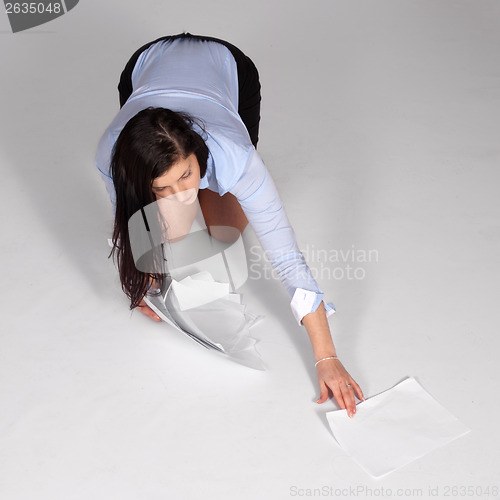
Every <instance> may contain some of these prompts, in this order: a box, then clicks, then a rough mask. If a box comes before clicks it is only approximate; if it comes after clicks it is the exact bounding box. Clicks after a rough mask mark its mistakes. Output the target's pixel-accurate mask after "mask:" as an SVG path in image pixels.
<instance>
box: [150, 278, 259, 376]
mask: <svg viewBox="0 0 500 500" xmlns="http://www.w3.org/2000/svg"><path fill="white" fill-rule="evenodd" d="M144 300H145V301H146V303H147V304H148V305H149V307H151V309H153V310H154V311H155V312H156V314H158V316H160V318H161V319H163V321H165V322H166V323H168V324H169V325H171V326H173V327H174V328H176V329H177V330H179V331H181V332H183V333H185V334H186V335H188V336H189V337H190V338H192V339H193V340H195V341H196V342H198V343H199V344H201V345H203V346H204V347H206V348H207V349H212V350H215V351H217V352H219V353H221V354H224V355H225V356H227V357H229V358H230V359H231V360H233V361H236V362H237V363H240V364H243V365H245V366H248V367H250V368H254V369H256V370H263V369H264V365H263V363H262V359H261V357H260V355H259V353H258V352H257V350H256V348H255V344H256V340H255V339H254V338H252V337H251V336H250V332H249V329H250V327H251V326H253V325H254V324H255V323H256V322H257V321H258V320H259V319H260V318H261V317H260V316H256V315H254V314H252V313H250V312H248V311H247V309H246V306H245V305H244V304H242V302H241V295H240V294H238V293H230V292H229V285H228V284H227V283H219V282H216V281H214V280H213V278H212V276H211V274H210V273H209V272H206V271H205V272H200V273H196V274H194V275H191V276H188V277H186V278H184V279H183V280H181V281H176V280H174V279H172V282H171V284H170V286H169V287H168V289H167V291H166V293H165V295H164V296H162V295H161V294H160V293H156V294H153V295H147V296H146V297H145V299H144Z"/></svg>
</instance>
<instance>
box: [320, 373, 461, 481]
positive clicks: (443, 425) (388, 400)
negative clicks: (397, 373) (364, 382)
mask: <svg viewBox="0 0 500 500" xmlns="http://www.w3.org/2000/svg"><path fill="white" fill-rule="evenodd" d="M326 417H327V419H328V423H329V425H330V428H331V430H332V432H333V435H334V437H335V439H336V440H337V442H338V443H339V445H340V446H341V447H342V448H343V449H344V450H345V451H346V452H347V453H348V454H349V455H350V456H351V457H352V458H353V459H354V460H355V461H356V462H358V463H359V465H360V466H361V467H362V468H363V469H364V470H365V471H366V472H368V473H369V474H370V475H371V476H373V477H382V476H384V475H386V474H389V473H390V472H393V471H395V470H396V469H399V468H400V467H403V466H404V465H406V464H408V463H410V462H412V461H413V460H416V459H417V458H420V457H422V456H424V455H426V454H427V453H429V452H430V451H432V450H434V449H436V448H439V447H441V446H443V445H445V444H446V443H448V442H450V441H453V440H454V439H457V438H459V437H460V436H463V435H464V434H467V433H468V432H470V429H469V428H468V427H466V426H465V425H463V424H462V423H461V422H460V421H459V420H458V419H457V418H456V417H454V416H453V415H452V414H451V413H450V412H449V411H448V410H446V409H445V408H444V407H443V406H441V405H440V404H439V403H438V402H437V401H436V400H435V399H434V398H433V397H432V396H430V395H429V394H428V393H427V392H426V391H425V390H424V389H423V388H422V386H421V385H420V384H419V383H418V382H417V381H416V380H415V379H414V378H408V379H406V380H404V381H403V382H401V383H399V384H398V385H396V386H395V387H393V388H392V389H389V390H387V391H385V392H383V393H381V394H378V395H377V396H374V397H372V398H369V399H367V400H366V401H364V402H361V403H359V404H358V405H357V407H356V415H355V417H354V418H352V419H350V418H349V417H348V416H347V412H346V411H345V410H338V411H332V412H328V413H327V414H326Z"/></svg>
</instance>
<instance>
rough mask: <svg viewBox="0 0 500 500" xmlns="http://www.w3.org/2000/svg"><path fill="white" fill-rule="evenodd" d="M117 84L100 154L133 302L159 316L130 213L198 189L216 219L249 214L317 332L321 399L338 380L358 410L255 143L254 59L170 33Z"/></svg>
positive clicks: (324, 311) (243, 221)
mask: <svg viewBox="0 0 500 500" xmlns="http://www.w3.org/2000/svg"><path fill="white" fill-rule="evenodd" d="M118 89H119V91H120V104H121V106H122V107H121V109H120V111H119V113H118V115H117V116H116V117H115V119H114V120H113V122H112V123H111V125H110V126H109V127H108V129H107V130H106V132H105V133H104V135H103V137H102V139H101V141H100V143H99V147H98V152H97V156H96V164H97V167H98V169H99V170H100V172H101V174H102V176H103V178H104V180H105V182H106V186H107V189H108V192H109V194H110V196H111V199H112V202H113V203H114V204H115V226H114V233H113V244H114V249H113V252H114V254H115V256H116V257H117V261H118V267H119V271H120V278H121V282H122V287H123V289H124V291H125V292H126V293H127V295H128V296H129V298H130V299H131V307H132V308H134V307H139V308H140V310H141V311H142V312H143V313H144V314H146V315H147V316H149V317H151V318H153V319H155V320H157V321H160V319H159V318H158V317H157V316H156V314H155V313H154V312H153V311H152V310H151V309H150V308H149V307H147V305H146V304H145V302H144V300H143V297H144V295H145V294H146V293H147V291H148V289H149V287H150V284H151V279H152V276H151V274H148V273H143V272H140V271H138V270H137V269H136V268H135V267H134V265H133V259H132V256H131V250H130V244H129V241H128V240H129V238H128V236H129V235H128V227H127V222H128V219H129V218H130V217H131V216H132V215H133V214H134V213H135V212H137V211H138V210H141V208H142V207H143V206H145V205H147V204H149V203H152V202H154V201H155V200H157V199H159V198H162V197H165V196H180V197H181V198H182V197H184V199H185V200H187V199H189V202H190V201H191V200H192V199H193V196H194V195H193V193H196V194H197V195H198V198H199V202H200V206H201V208H202V212H203V216H204V218H205V221H206V224H207V227H208V228H210V227H215V226H232V227H236V228H238V230H239V231H240V232H242V231H243V230H244V228H245V227H246V225H247V224H248V222H250V224H251V225H252V227H253V229H254V230H255V232H256V234H257V236H258V238H259V241H260V243H261V245H262V247H263V248H264V250H265V252H266V255H267V257H268V258H269V259H270V261H271V264H272V265H273V268H274V270H275V271H276V273H277V274H278V276H279V277H280V279H281V281H282V283H283V285H284V286H285V288H286V289H287V291H288V293H289V295H290V298H291V303H290V305H291V309H292V313H293V315H294V316H295V318H296V320H297V321H298V322H299V324H303V325H304V326H305V327H306V330H307V332H308V335H309V337H310V340H311V343H312V347H313V351H314V355H315V357H316V369H317V375H318V382H319V386H320V391H321V392H320V398H319V399H318V400H317V402H318V403H323V402H324V401H326V400H327V398H328V390H329V389H330V390H331V391H332V393H333V396H334V397H335V399H336V401H337V403H338V404H339V405H340V407H341V408H345V409H346V410H347V413H348V415H349V416H350V417H353V416H354V413H355V412H356V406H355V397H354V396H355V394H356V395H357V396H358V398H359V399H361V400H363V399H364V398H363V393H362V391H361V389H360V387H359V386H358V384H357V383H356V382H355V381H354V380H353V378H352V377H351V376H350V375H349V373H348V372H347V371H346V370H345V368H344V367H343V365H342V363H341V362H340V361H339V359H338V358H337V355H336V351H335V347H334V344H333V341H332V338H331V334H330V330H329V326H328V322H327V315H329V314H331V313H333V312H334V308H333V305H331V304H326V303H325V302H324V301H323V293H322V292H321V290H320V289H319V288H318V285H317V283H316V282H315V280H314V279H313V277H312V275H311V272H310V270H309V268H308V267H307V264H306V263H305V261H304V257H303V255H302V254H301V253H300V250H299V249H298V246H297V243H296V239H295V235H294V232H293V229H292V228H291V226H290V224H289V222H288V219H287V217H286V214H285V211H284V208H283V205H282V203H281V200H280V198H279V195H278V193H277V190H276V187H275V185H274V183H273V180H272V179H271V177H270V175H269V174H268V172H267V169H266V167H265V165H264V163H263V162H262V159H261V158H260V156H259V154H258V153H257V151H256V149H255V147H256V145H257V142H258V125H259V119H260V84H259V79H258V73H257V70H256V68H255V66H254V65H253V63H252V61H251V60H250V59H249V58H248V57H247V56H245V55H244V54H243V53H242V52H241V51H240V50H239V49H237V48H236V47H234V46H233V45H231V44H229V43H227V42H225V41H223V40H218V39H214V38H209V37H199V36H193V35H190V34H188V33H185V34H181V35H176V36H168V37H163V38H161V39H158V40H155V41H154V42H151V43H149V44H147V45H145V46H143V47H141V48H140V49H139V50H138V51H137V52H136V53H135V54H134V55H133V56H132V58H131V59H130V61H129V62H128V64H127V66H126V67H125V69H124V71H123V73H122V75H121V79H120V84H119V86H118ZM186 193H188V194H186ZM154 278H156V279H157V280H161V276H156V275H155V276H154Z"/></svg>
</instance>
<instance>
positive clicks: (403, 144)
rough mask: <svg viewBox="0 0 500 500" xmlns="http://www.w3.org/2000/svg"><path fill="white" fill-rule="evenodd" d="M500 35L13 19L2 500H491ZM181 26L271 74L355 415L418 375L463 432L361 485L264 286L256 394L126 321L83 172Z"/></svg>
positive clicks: (368, 18) (246, 375)
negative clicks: (311, 499) (138, 73)
mask: <svg viewBox="0 0 500 500" xmlns="http://www.w3.org/2000/svg"><path fill="white" fill-rule="evenodd" d="M499 28H500V4H499V3H498V2H497V1H496V0H476V1H472V0H358V1H356V2H353V1H348V0H313V1H312V2H303V1H297V2H289V1H284V0H273V1H272V2H269V1H264V0H254V1H252V2H248V3H244V2H238V1H236V2H235V1H230V0H217V1H213V2H201V1H193V0H184V1H182V2H161V1H159V0H143V1H142V2H132V1H130V0H121V1H118V0H108V1H106V2H102V1H100V2H99V1H96V0H81V1H80V3H79V4H78V5H77V6H76V7H75V8H74V9H73V10H71V11H70V12H68V13H67V14H66V15H64V16H62V17H60V18H58V19H56V20H54V21H52V22H50V23H47V24H45V25H42V26H39V27H38V28H33V29H31V30H29V31H26V32H21V33H17V34H12V33H11V32H10V26H9V24H8V19H7V16H6V15H5V13H2V14H0V57H1V59H0V60H1V65H2V69H1V72H0V82H1V89H2V91H1V93H0V106H1V107H0V109H1V119H0V145H1V147H0V166H1V179H2V181H1V183H0V190H1V192H0V221H1V230H2V236H1V247H0V248H1V257H2V259H1V268H0V269H1V278H2V284H3V287H2V288H3V290H2V292H1V307H2V314H1V320H0V321H1V323H0V324H1V326H0V328H1V333H0V342H1V345H0V397H1V408H2V410H1V412H0V439H1V441H0V498H2V499H6V500H24V499H26V500H28V499H29V500H33V499H36V500H45V499H47V500H54V499H65V500H67V499H71V500H73V499H75V500H80V499H81V500H88V499H89V498H93V499H99V500H100V499H103V500H109V499H119V500H135V499H139V498H141V499H147V500H157V499H158V500H159V499H167V498H182V499H202V498H203V499H205V498H217V499H234V498H241V499H257V498H258V499H265V500H267V499H269V500H274V499H287V498H293V497H295V496H306V495H307V494H309V496H313V495H315V496H320V494H321V496H323V497H325V496H326V497H337V498H339V497H342V498H350V497H356V498H371V497H373V496H379V497H384V496H386V497H389V496H392V498H413V497H415V498H417V497H418V498H433V497H435V496H437V495H435V493H436V491H437V492H438V493H439V497H444V496H445V495H446V492H448V493H449V494H450V495H452V490H451V489H449V490H447V489H446V488H451V487H473V488H474V495H476V496H475V497H476V498H498V491H497V492H496V496H495V491H494V490H493V489H492V488H491V487H492V486H494V485H496V486H497V487H498V486H499V484H498V470H499V454H498V450H499V449H500V442H499V441H500V439H499V435H500V434H499V432H498V427H497V425H498V424H497V421H498V416H497V415H498V410H499V404H498V402H497V398H496V389H497V387H498V360H497V358H498V356H497V354H498V350H499V347H500V342H499V340H498V321H497V318H498V314H497V307H498V299H499V297H500V294H499V291H500V290H499V282H500V273H499V262H498V256H499V255H500V230H499V215H500V210H499V209H500V201H499V196H498V186H499V181H500V173H499V169H498V160H499V158H500V153H499V146H498V144H499V140H498V137H499V132H500V130H499V128H500V127H499V121H498V120H499V119H498V117H499V116H500V59H499V56H498V54H499V49H500V29H499ZM184 30H186V31H189V32H191V33H194V34H204V35H210V36H216V37H219V38H223V39H226V40H229V41H231V42H232V43H234V44H235V45H237V46H239V47H240V48H241V49H242V50H243V51H244V52H246V53H247V54H248V55H249V56H250V57H251V58H252V59H253V60H254V62H255V63H256V65H257V67H258V68H259V71H260V75H261V82H262V86H263V101H262V121H261V141H260V143H259V150H260V152H261V154H262V156H263V157H264V160H265V161H266V164H267V166H268V168H269V170H270V171H271V173H272V175H273V177H274V179H275V181H276V183H277V185H278V189H279V190H280V193H281V196H282V198H283V200H284V203H285V206H286V208H287V213H288V215H289V218H290V220H291V222H292V224H293V226H294V228H295V231H296V233H297V237H298V240H299V243H300V247H301V249H303V251H304V252H305V253H306V255H307V256H308V257H309V262H310V265H311V268H312V269H313V272H318V281H319V283H320V286H321V287H322V288H323V290H324V291H325V298H326V299H328V300H333V301H334V302H335V304H336V306H337V309H338V313H337V315H336V316H334V317H333V318H331V319H330V325H331V328H332V331H333V336H334V341H335V343H336V346H337V350H338V352H339V356H340V357H341V359H342V361H343V362H344V364H345V366H346V367H347V369H348V370H349V371H350V373H351V374H352V375H353V376H354V378H355V379H356V380H357V381H358V382H359V384H360V385H361V387H362V388H363V390H364V392H365V396H367V397H369V396H372V395H375V394H377V393H379V392H381V391H383V390H385V389H387V388H389V387H391V386H393V385H394V384H396V383H397V382H399V381H400V380H402V379H403V378H405V377H407V376H415V377H416V378H417V380H418V381H419V382H420V383H421V384H422V385H423V386H424V387H425V388H426V390H427V391H429V392H430V393H431V394H432V395H433V396H434V397H435V398H436V399H437V400H438V401H439V402H440V403H441V404H443V405H444V406H445V407H446V408H448V409H449V410H450V411H451V412H452V413H454V414H455V415H456V416H457V417H458V418H459V419H460V420H461V421H462V422H463V423H464V424H466V425H467V426H469V427H470V428H471V429H472V432H471V433H470V434H468V435H467V436H465V437H464V438H461V439H459V440H457V441H455V442H453V443H451V444H449V445H447V446H446V447H444V448H441V449H439V450H437V451H435V452H433V453H431V454H429V455H428V456H426V457H424V458H423V459H420V460H418V461H416V462H414V463H412V464H410V465H408V466H406V467H405V468H403V469H401V470H400V471H397V472H395V473H394V474H391V475H389V476H388V477H387V478H384V479H382V480H378V481H376V480H373V479H370V477H368V476H367V475H366V474H365V473H364V472H363V471H362V470H361V469H360V468H359V466H358V465H357V464H356V463H354V462H353V461H352V460H351V459H350V458H349V457H347V456H346V454H345V453H344V452H343V451H342V450H341V449H340V448H339V447H338V446H337V444H336V442H335V440H334V439H333V436H332V434H331V432H330V430H329V428H328V425H327V422H326V418H325V413H326V412H327V411H331V410H332V409H335V408H336V405H335V404H334V402H332V401H328V402H327V403H325V404H323V405H317V404H316V403H315V400H316V399H317V397H318V396H319V393H318V389H317V385H316V380H315V370H314V358H313V354H312V350H311V347H310V344H309V341H308V338H307V334H306V332H305V330H304V329H303V328H300V327H298V326H297V325H296V323H295V321H294V319H293V317H292V315H291V313H290V310H289V305H288V297H287V295H286V292H285V291H284V289H283V288H282V287H281V285H280V284H279V283H278V282H276V281H275V280H271V279H266V277H265V276H262V275H261V276H260V278H259V276H258V274H257V273H256V272H254V273H253V274H252V272H251V273H250V275H251V277H252V279H250V280H249V281H248V282H247V283H246V284H245V286H244V288H243V293H244V298H245V302H246V303H247V304H249V307H251V309H252V310H253V311H254V312H256V313H258V314H264V315H266V319H265V320H264V321H263V322H261V323H260V325H258V326H257V327H256V328H255V330H254V334H255V335H256V336H257V337H258V338H259V339H260V343H259V349H260V352H261V353H262V356H263V359H264V362H265V363H266V365H267V371H265V372H258V371H253V370H250V369H248V368H245V367H242V366H238V365H236V364H233V363H231V362H229V361H228V362H226V361H225V360H222V359H220V358H219V357H218V356H215V355H213V354H211V353H208V352H206V351H205V350H203V349H202V348H200V347H198V346H197V345H196V344H195V343H193V342H192V341H190V340H189V339H187V338H184V337H182V336H181V335H179V334H178V333H176V332H174V331H172V330H170V329H169V328H168V327H166V326H165V325H161V324H155V323H153V322H152V321H150V320H148V319H147V318H145V317H143V316H142V315H140V314H138V313H132V314H131V313H130V311H129V310H128V304H127V300H126V297H125V296H124V294H123V293H122V292H121V290H120V286H119V282H118V278H117V275H116V272H115V270H114V267H113V264H112V262H111V261H109V260H108V259H107V254H108V252H109V248H108V246H107V241H106V240H107V238H108V237H109V234H110V229H111V224H112V214H111V207H110V204H109V201H108V199H107V195H106V193H105V190H104V186H103V184H102V183H101V180H100V178H99V176H98V173H97V171H96V170H95V168H94V166H93V155H94V152H95V148H96V145H97V141H98V140H99V137H100V135H101V133H102V132H103V131H104V129H105V127H106V126H107V124H108V123H109V122H110V121H111V119H112V118H113V116H114V114H115V113H116V112H117V110H118V94H117V91H116V84H117V82H118V77H119V74H120V72H121V70H122V68H123V66H124V64H125V63H126V61H127V60H128V58H129V57H130V55H131V54H132V52H134V51H135V50H136V48H138V47H139V46H141V45H142V44H143V43H146V42H147V41H149V40H153V39H155V38H157V37H159V36H162V35H165V34H175V33H179V32H182V31H184ZM250 236H251V235H250ZM370 250H371V251H372V252H371V254H370V256H371V257H370V259H369V260H370V261H369V262H364V261H363V260H362V255H363V254H365V255H366V253H367V252H368V251H370ZM340 251H342V252H343V255H344V258H342V257H340V259H339V260H338V261H337V262H335V261H334V257H333V256H334V255H335V252H337V255H340ZM348 251H351V254H349V255H348V254H347V252H348ZM325 255H326V256H328V258H326V257H325ZM353 256H354V259H353V258H352V257H353ZM255 258H256V257H255ZM347 266H350V267H351V268H352V269H351V271H352V272H353V270H354V269H358V271H357V273H358V274H357V275H356V276H355V277H353V276H354V275H353V274H350V275H349V274H348V268H347ZM349 276H350V277H349ZM495 481H496V483H495ZM488 486H489V487H490V490H489V493H488V492H487V490H486V488H487V487H488ZM436 488H439V490H437V489H436ZM389 490H390V491H389ZM400 490H401V491H400ZM453 491H455V494H454V496H456V495H458V494H459V493H457V492H456V490H453ZM460 491H468V493H466V497H468V498H470V497H471V495H470V494H469V493H470V492H471V491H472V490H460ZM391 494H392V495H391Z"/></svg>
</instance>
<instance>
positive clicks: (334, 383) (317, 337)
mask: <svg viewBox="0 0 500 500" xmlns="http://www.w3.org/2000/svg"><path fill="white" fill-rule="evenodd" d="M302 324H303V325H304V326H305V327H306V330H307V333H308V334H309V338H310V339H311V344H312V348H313V351H314V357H315V358H316V361H319V360H324V361H321V362H320V363H317V365H316V371H317V375H318V383H319V388H320V391H321V393H320V397H319V399H318V400H317V401H316V402H317V403H323V402H325V401H326V400H327V399H328V389H330V390H331V391H332V393H333V396H334V397H335V400H336V401H337V403H338V405H339V406H340V407H341V408H345V409H346V410H347V414H348V415H349V417H351V418H352V417H353V416H354V414H355V413H356V401H355V399H354V393H356V395H357V396H358V398H359V399H360V400H361V401H364V399H365V398H364V396H363V392H362V391H361V388H360V387H359V385H358V384H357V383H356V381H355V380H354V379H353V378H352V377H351V376H350V375H349V373H348V372H347V370H346V369H345V368H344V366H343V365H342V363H341V362H340V361H339V360H338V359H324V358H331V357H334V358H336V356H337V353H336V351H335V346H334V345H333V340H332V336H331V334H330V328H329V326H328V321H327V318H326V312H325V307H324V305H323V302H321V303H320V305H319V307H318V308H317V309H316V311H314V312H311V313H309V314H306V315H305V316H304V317H303V318H302Z"/></svg>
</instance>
